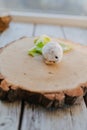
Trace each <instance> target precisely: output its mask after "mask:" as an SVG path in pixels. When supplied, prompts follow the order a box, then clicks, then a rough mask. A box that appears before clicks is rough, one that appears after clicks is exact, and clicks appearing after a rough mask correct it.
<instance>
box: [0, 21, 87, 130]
mask: <svg viewBox="0 0 87 130" xmlns="http://www.w3.org/2000/svg"><path fill="white" fill-rule="evenodd" d="M34 29H35V30H34ZM86 31H87V30H84V29H78V28H74V29H73V28H67V27H58V26H51V25H50V26H49V25H36V26H35V27H34V26H33V25H32V24H29V25H28V24H15V23H11V25H10V28H9V29H7V30H6V31H5V32H4V33H3V34H1V36H0V46H1V47H3V46H4V45H6V44H7V43H9V42H12V41H14V40H17V39H18V38H19V37H21V36H38V35H41V34H48V35H50V36H55V37H60V38H65V39H70V40H72V41H74V42H78V43H79V42H80V43H83V44H84V43H87V37H86ZM80 32H81V33H80ZM82 35H83V36H82ZM22 105H23V104H22ZM23 107H24V109H23ZM21 108H22V109H21ZM21 111H22V112H21ZM20 112H21V114H23V115H20ZM20 117H21V118H23V119H21V123H20V124H21V127H20V130H57V129H58V130H73V129H74V130H86V129H87V109H86V105H85V103H84V100H83V99H82V101H81V103H80V104H78V105H76V106H73V107H71V108H67V109H65V110H59V109H58V110H56V111H48V110H45V109H43V108H41V107H34V108H33V107H32V106H30V105H28V104H26V105H23V106H21V105H20V103H12V104H9V103H3V102H0V130H4V129H7V130H17V129H18V126H19V119H20ZM18 130H19V129H18Z"/></svg>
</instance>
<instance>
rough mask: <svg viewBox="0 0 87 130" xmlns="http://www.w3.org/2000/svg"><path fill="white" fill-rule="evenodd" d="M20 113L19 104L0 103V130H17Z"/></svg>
mask: <svg viewBox="0 0 87 130" xmlns="http://www.w3.org/2000/svg"><path fill="white" fill-rule="evenodd" d="M20 111H21V105H20V103H3V102H1V101H0V130H18V127H19V120H20Z"/></svg>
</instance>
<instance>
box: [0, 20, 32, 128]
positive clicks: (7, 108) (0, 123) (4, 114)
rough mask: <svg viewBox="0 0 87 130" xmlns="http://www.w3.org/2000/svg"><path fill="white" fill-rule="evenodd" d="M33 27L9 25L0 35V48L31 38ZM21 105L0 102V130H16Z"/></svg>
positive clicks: (16, 24) (20, 24) (19, 24)
mask: <svg viewBox="0 0 87 130" xmlns="http://www.w3.org/2000/svg"><path fill="white" fill-rule="evenodd" d="M32 33H33V25H32V24H23V23H13V22H12V23H11V24H10V27H9V28H8V29H7V30H6V31H4V32H3V33H2V34H1V35H0V48H1V47H4V46H5V45H6V44H8V43H10V42H12V41H14V40H17V39H19V38H20V37H23V36H32ZM20 113H21V103H19V102H16V103H4V102H1V101H0V130H18V127H19V120H20Z"/></svg>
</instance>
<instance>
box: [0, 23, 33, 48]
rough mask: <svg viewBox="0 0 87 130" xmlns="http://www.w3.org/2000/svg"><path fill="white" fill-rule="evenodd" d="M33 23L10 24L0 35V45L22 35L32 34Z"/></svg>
mask: <svg viewBox="0 0 87 130" xmlns="http://www.w3.org/2000/svg"><path fill="white" fill-rule="evenodd" d="M33 27H34V26H33V24H24V23H14V22H12V23H11V24H10V27H9V28H8V29H7V30H6V31H4V32H3V33H2V34H1V36H0V47H3V46H5V45H6V44H8V43H10V42H12V41H14V40H17V39H19V38H20V37H23V36H32V33H33Z"/></svg>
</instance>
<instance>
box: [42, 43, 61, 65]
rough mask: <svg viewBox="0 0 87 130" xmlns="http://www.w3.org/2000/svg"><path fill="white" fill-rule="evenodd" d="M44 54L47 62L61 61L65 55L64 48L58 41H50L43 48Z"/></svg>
mask: <svg viewBox="0 0 87 130" xmlns="http://www.w3.org/2000/svg"><path fill="white" fill-rule="evenodd" d="M42 55H43V57H44V59H45V63H46V64H54V63H59V62H60V61H61V60H62V57H63V49H62V47H61V46H60V45H59V43H58V42H48V43H47V44H46V45H45V46H44V47H43V48H42Z"/></svg>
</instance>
